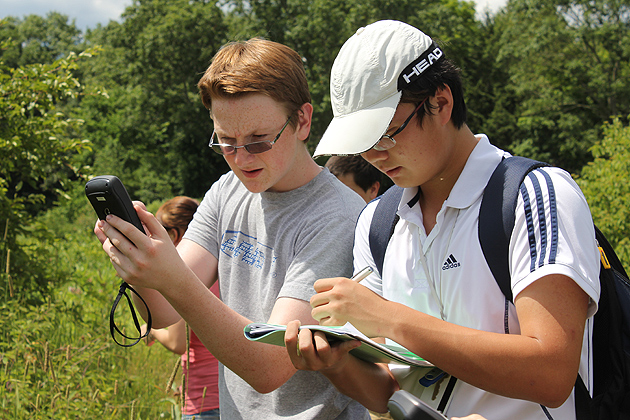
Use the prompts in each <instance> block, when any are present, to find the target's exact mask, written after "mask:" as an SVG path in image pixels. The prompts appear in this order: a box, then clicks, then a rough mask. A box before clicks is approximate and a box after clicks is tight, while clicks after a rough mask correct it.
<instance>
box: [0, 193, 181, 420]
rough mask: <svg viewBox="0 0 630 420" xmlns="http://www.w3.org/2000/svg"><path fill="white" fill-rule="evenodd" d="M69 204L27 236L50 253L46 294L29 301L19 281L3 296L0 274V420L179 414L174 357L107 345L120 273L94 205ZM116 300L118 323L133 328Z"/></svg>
mask: <svg viewBox="0 0 630 420" xmlns="http://www.w3.org/2000/svg"><path fill="white" fill-rule="evenodd" d="M83 199H84V198H83ZM73 203H74V204H73ZM67 206H69V207H65V208H59V209H55V210H53V211H51V212H50V213H49V214H47V215H46V216H45V217H43V218H42V219H41V220H40V222H41V223H43V224H44V225H45V226H48V229H49V230H50V231H51V233H52V239H49V240H48V241H47V242H46V243H36V242H37V240H35V239H33V238H23V243H25V244H27V245H32V246H33V249H34V250H35V251H36V252H40V254H41V255H46V258H47V261H46V262H47V264H48V267H50V273H53V275H54V276H55V277H54V278H51V279H50V286H51V287H49V288H48V290H50V291H47V292H45V296H43V297H42V298H39V303H37V304H29V303H26V302H29V301H32V299H29V298H28V297H27V296H23V295H21V291H20V289H19V287H18V285H19V282H15V283H16V286H15V291H14V296H13V297H9V296H8V292H7V290H8V284H7V276H6V275H5V276H4V277H2V280H3V283H2V284H0V286H1V287H2V289H4V293H3V294H4V295H5V296H6V297H7V298H6V299H3V302H2V303H0V313H1V314H2V316H0V418H11V419H14V420H19V419H79V418H81V419H83V418H99V419H158V418H165V419H171V418H179V407H180V401H179V398H178V397H177V396H176V394H175V392H174V389H175V388H176V385H172V386H170V387H169V386H167V385H168V383H169V379H170V377H171V374H172V372H173V367H174V366H175V365H176V364H177V363H178V357H177V356H176V355H174V354H172V353H170V352H169V351H167V350H166V349H164V348H163V347H162V346H160V345H154V346H152V347H146V346H145V345H144V344H143V343H139V344H138V345H136V346H134V347H131V348H123V347H120V346H118V345H116V344H115V343H114V342H113V340H112V338H111V336H110V333H109V311H110V309H111V305H112V303H113V300H114V298H115V296H116V293H117V292H118V286H119V284H120V279H119V278H117V277H116V273H115V271H114V269H113V267H112V266H111V264H110V262H109V260H108V258H107V256H106V255H105V254H104V252H103V251H102V250H101V247H100V244H99V243H98V240H97V239H96V237H95V236H94V235H93V233H92V227H93V225H94V221H95V216H94V215H93V212H92V211H91V208H89V206H87V205H85V203H84V202H83V201H82V200H81V199H75V200H73V202H72V203H68V205H67ZM29 241H32V242H33V243H32V244H29ZM120 306H121V307H120V309H119V310H121V312H120V313H118V312H117V317H116V320H117V322H118V323H120V324H121V325H123V326H124V328H125V330H126V331H128V332H129V335H133V333H132V331H133V324H132V321H131V316H130V315H129V314H128V313H125V311H126V304H125V308H124V309H123V303H122V302H121V305H120ZM179 381H180V378H179V377H178V378H177V380H176V382H177V383H179ZM167 388H168V389H167Z"/></svg>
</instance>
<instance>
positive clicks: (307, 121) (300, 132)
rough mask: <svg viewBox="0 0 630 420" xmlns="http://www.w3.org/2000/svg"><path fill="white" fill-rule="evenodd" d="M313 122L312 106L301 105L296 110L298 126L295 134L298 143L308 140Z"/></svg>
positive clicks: (307, 104)
mask: <svg viewBox="0 0 630 420" xmlns="http://www.w3.org/2000/svg"><path fill="white" fill-rule="evenodd" d="M312 120H313V105H312V104H310V103H308V102H307V103H305V104H303V105H302V106H301V107H300V109H299V110H298V125H297V126H296V132H295V133H296V134H297V136H298V139H299V140H300V141H304V140H306V139H307V138H308V135H309V134H310V132H311V122H312Z"/></svg>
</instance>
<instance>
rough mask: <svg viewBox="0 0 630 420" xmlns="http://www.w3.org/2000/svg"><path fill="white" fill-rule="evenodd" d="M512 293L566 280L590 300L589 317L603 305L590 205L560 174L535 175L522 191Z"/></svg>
mask: <svg viewBox="0 0 630 420" xmlns="http://www.w3.org/2000/svg"><path fill="white" fill-rule="evenodd" d="M510 269H511V277H512V291H513V294H514V296H517V295H518V294H519V293H520V292H522V291H523V290H524V289H525V288H526V287H527V286H529V285H530V284H532V283H533V282H534V281H536V280H538V279H540V278H542V277H544V276H547V275H550V274H562V275H565V276H567V277H569V278H571V279H573V281H575V282H576V283H577V284H578V285H579V286H580V287H581V288H582V289H583V290H584V292H585V293H586V294H587V295H588V296H589V297H590V303H589V310H588V315H589V316H592V315H593V314H594V313H595V312H596V310H597V302H598V301H599V293H600V288H599V252H598V250H597V245H596V241H595V231H594V228H593V220H592V218H591V213H590V210H589V208H588V203H587V202H586V199H585V198H584V195H583V194H582V192H581V191H580V189H579V187H578V186H577V184H576V183H575V181H574V180H573V179H572V178H571V175H569V174H568V173H567V172H565V171H563V170H562V169H559V168H541V169H537V170H535V171H533V172H531V173H530V174H529V175H528V176H527V177H526V178H525V181H524V182H523V184H522V185H521V190H520V194H519V197H518V202H517V207H516V211H515V224H514V231H513V233H512V238H511V241H510Z"/></svg>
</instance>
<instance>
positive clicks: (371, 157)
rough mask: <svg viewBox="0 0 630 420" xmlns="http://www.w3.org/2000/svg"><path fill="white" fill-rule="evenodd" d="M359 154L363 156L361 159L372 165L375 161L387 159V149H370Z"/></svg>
mask: <svg viewBox="0 0 630 420" xmlns="http://www.w3.org/2000/svg"><path fill="white" fill-rule="evenodd" d="M361 156H362V157H363V159H365V160H367V161H368V162H369V163H371V164H372V165H374V163H375V162H378V161H380V160H385V159H387V158H388V157H389V151H387V150H382V151H379V150H374V149H370V150H368V151H367V152H363V153H361ZM374 166H376V165H374Z"/></svg>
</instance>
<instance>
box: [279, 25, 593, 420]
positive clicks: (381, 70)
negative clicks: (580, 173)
mask: <svg viewBox="0 0 630 420" xmlns="http://www.w3.org/2000/svg"><path fill="white" fill-rule="evenodd" d="M331 100H332V105H333V111H334V119H333V121H332V122H331V123H330V125H329V127H328V129H327V131H326V133H325V134H324V136H323V138H322V140H321V142H320V143H319V145H318V147H317V150H316V152H315V155H316V156H319V155H328V154H331V155H337V154H361V155H362V156H363V158H365V159H366V160H367V161H368V162H370V163H371V164H372V165H374V166H375V167H377V168H378V169H379V170H381V171H382V172H383V173H385V174H387V175H388V176H389V177H390V178H391V179H392V180H393V181H394V182H395V183H396V185H398V186H400V187H403V188H404V192H403V195H402V198H401V200H400V203H399V205H398V212H397V214H398V216H399V217H400V219H399V221H398V222H397V223H396V225H395V228H394V231H393V234H392V236H391V239H390V241H389V244H388V246H387V250H386V253H385V259H384V264H383V268H382V272H381V273H378V272H375V273H374V274H372V275H370V276H369V277H368V278H367V279H366V280H364V281H363V282H362V283H361V284H358V283H355V282H353V281H350V280H349V279H346V278H332V279H321V280H319V281H318V282H316V283H315V290H316V291H317V292H318V293H317V294H316V295H315V296H313V298H311V306H312V307H313V311H312V314H313V317H314V318H315V319H317V320H319V322H320V323H321V324H325V325H341V324H344V323H346V322H351V323H352V324H353V325H354V326H356V327H357V328H358V329H359V330H361V331H362V332H363V333H365V334H367V335H368V336H371V337H384V338H387V339H390V340H393V341H395V342H397V343H399V344H401V345H403V346H405V347H407V348H408V349H410V350H411V351H413V352H414V353H416V354H418V355H420V356H422V357H424V358H425V359H427V360H429V361H430V362H432V363H433V364H434V365H435V366H437V367H439V368H440V369H441V370H443V371H444V372H447V374H446V375H445V376H443V377H442V378H441V379H440V380H437V381H431V380H430V377H429V376H426V373H427V372H426V371H424V370H421V369H413V368H399V369H394V368H392V369H391V370H390V369H389V368H388V367H387V366H383V365H375V364H370V363H366V362H363V361H360V360H358V359H356V358H354V357H353V356H351V355H350V354H348V351H349V350H350V349H351V348H353V346H356V345H357V343H356V342H349V343H345V344H342V345H335V346H331V345H329V344H328V343H327V342H326V340H325V338H324V337H323V336H321V335H319V334H320V333H316V334H312V333H311V332H310V331H309V330H302V331H300V332H299V350H300V352H298V351H297V350H298V349H297V346H298V340H297V338H298V332H297V327H298V325H299V323H298V322H292V323H290V324H289V327H288V328H287V334H286V336H285V337H286V345H287V351H288V352H289V355H290V356H291V359H292V361H293V363H294V365H295V366H296V367H298V368H300V369H305V370H319V371H321V372H322V373H324V374H325V375H326V376H327V377H328V378H329V379H330V380H331V381H332V382H333V383H334V384H335V386H336V387H337V388H338V389H340V390H341V391H342V392H344V393H345V394H347V395H349V396H352V397H353V398H355V399H357V400H358V401H360V402H361V403H362V404H364V405H365V406H366V407H368V408H370V409H372V410H374V411H380V412H384V411H386V404H387V401H388V399H389V397H390V396H391V395H392V393H393V392H394V391H396V390H397V389H399V388H404V389H406V390H408V391H410V392H412V393H414V394H415V395H417V396H419V397H420V398H421V399H422V400H424V401H425V402H427V403H429V404H430V405H432V406H434V407H436V408H437V407H440V408H441V409H442V410H443V411H444V412H445V413H446V414H447V415H448V416H464V415H467V414H469V413H479V414H481V415H483V416H485V417H487V418H489V419H541V420H543V419H545V420H546V419H549V418H554V419H574V418H575V409H574V401H573V393H572V390H573V388H574V384H575V381H576V376H577V374H578V371H579V373H580V375H581V377H582V378H583V379H584V382H585V383H586V385H587V387H588V386H590V384H591V382H592V366H591V361H590V360H589V357H590V355H589V352H588V350H589V347H590V336H591V327H590V325H589V324H590V322H591V317H592V315H593V314H594V313H595V311H596V310H597V302H598V299H599V292H600V291H599V280H598V274H599V253H598V251H597V247H596V244H595V238H594V232H593V230H592V229H584V228H583V227H584V226H592V220H591V216H590V212H589V209H588V205H587V203H586V200H585V199H584V197H583V195H582V193H581V192H580V190H579V188H578V187H577V185H576V184H575V183H574V182H573V180H572V179H571V176H570V175H569V174H567V173H566V172H564V171H562V170H560V169H557V168H541V169H537V170H535V171H534V172H532V174H531V175H530V176H528V177H527V178H526V180H525V181H524V182H523V184H522V186H521V196H520V197H519V199H518V204H517V207H516V211H515V215H516V223H515V228H514V231H513V233H512V238H511V241H510V246H509V251H510V274H511V279H512V280H511V281H512V284H511V288H512V292H513V296H514V304H512V303H511V302H509V301H507V300H506V298H505V297H504V295H503V293H502V292H501V290H500V289H499V287H498V285H497V283H496V281H495V279H494V278H493V276H492V273H491V271H490V269H489V268H488V265H487V264H486V261H485V258H484V255H483V252H482V250H481V247H480V245H479V239H478V234H477V229H478V220H479V207H480V203H481V198H482V195H483V190H484V188H485V186H486V184H487V182H488V179H489V178H490V175H491V174H492V172H493V170H494V169H495V167H496V166H497V165H498V164H499V162H500V161H501V160H502V159H503V158H504V157H507V156H509V155H508V154H507V153H506V152H504V151H502V150H499V149H498V148H496V147H494V146H492V145H491V144H490V142H489V140H488V138H487V137H486V136H485V135H474V134H473V133H472V132H471V130H470V129H469V128H468V126H467V125H466V106H465V103H464V99H463V93H462V85H461V79H460V75H459V70H458V69H457V68H456V67H455V66H454V65H453V64H452V63H451V62H450V61H449V60H448V59H446V57H445V54H444V51H443V50H442V49H441V48H440V47H439V46H438V45H437V44H435V43H434V42H433V41H432V39H431V38H430V37H428V36H427V35H425V34H424V33H422V32H421V31H419V30H418V29H416V28H414V27H412V26H409V25H407V24H404V23H402V22H395V21H381V22H376V23H374V24H371V25H369V26H367V27H365V28H361V29H359V30H358V31H357V33H356V34H355V35H354V36H352V37H351V38H350V39H349V40H348V41H347V42H346V43H345V44H344V46H343V47H342V48H341V50H340V52H339V55H338V56H337V58H336V60H335V63H334V64H333V68H332V73H331ZM376 205H377V203H376V202H372V203H371V204H370V205H368V207H367V208H366V209H365V210H364V211H363V213H362V214H361V216H360V218H359V221H358V223H357V227H356V232H355V245H354V269H355V271H358V270H360V269H362V268H363V267H365V266H371V267H376V264H375V262H374V258H373V257H372V254H371V252H370V247H369V243H368V232H369V229H370V223H371V220H372V217H373V215H374V210H375V207H376ZM364 286H366V287H364ZM506 330H507V331H509V334H505V332H506ZM438 377H439V375H438Z"/></svg>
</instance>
